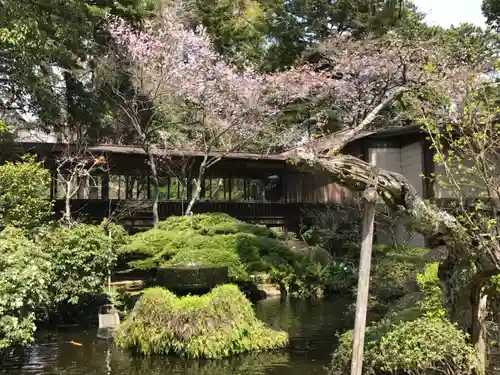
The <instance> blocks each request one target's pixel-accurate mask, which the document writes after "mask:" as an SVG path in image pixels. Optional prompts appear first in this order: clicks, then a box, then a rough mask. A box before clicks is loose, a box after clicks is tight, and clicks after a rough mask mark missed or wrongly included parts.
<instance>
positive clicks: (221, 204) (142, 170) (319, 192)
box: [22, 126, 449, 246]
mask: <svg viewBox="0 0 500 375" xmlns="http://www.w3.org/2000/svg"><path fill="white" fill-rule="evenodd" d="M339 135H341V134H339ZM337 139H339V137H335V136H333V137H328V138H324V139H319V140H317V141H315V142H313V143H312V144H311V147H313V149H315V151H316V152H317V153H325V152H327V151H328V150H329V149H330V148H331V147H332V146H333V145H334V144H335V142H336V141H337ZM22 144H23V148H24V150H25V151H26V152H31V153H35V154H37V155H38V156H39V157H40V159H41V160H44V163H45V166H46V167H47V168H49V169H50V170H51V171H52V172H53V181H52V186H51V189H50V197H51V198H52V199H53V200H55V202H56V211H57V212H61V211H62V210H63V207H64V189H63V187H62V186H60V181H59V180H60V179H59V178H58V176H57V173H56V172H55V171H56V164H55V160H56V159H57V158H58V157H59V156H60V155H61V154H62V153H64V152H65V150H66V149H67V145H64V144H60V143H50V142H47V140H44V142H29V141H26V140H24V141H23V142H22ZM292 151H293V150H290V151H288V152H284V153H281V154H275V155H259V154H249V153H229V154H225V155H223V156H222V157H221V159H220V160H219V161H218V162H217V163H215V164H214V165H213V166H212V167H211V168H210V169H209V170H208V171H207V173H206V176H205V178H204V180H203V183H202V186H203V189H202V194H201V198H200V200H199V201H198V202H197V203H196V204H195V206H194V208H193V212H194V213H204V212H224V213H227V214H229V215H231V216H234V217H237V218H239V219H242V220H246V221H251V222H261V223H265V224H268V225H275V226H284V227H286V228H288V229H289V230H296V229H297V228H298V225H299V223H300V222H301V220H302V218H303V216H304V213H305V212H310V211H311V210H312V209H321V208H322V207H324V205H329V204H349V203H350V202H352V201H353V197H354V196H357V193H354V194H353V193H352V192H350V191H348V190H347V189H346V188H343V187H341V186H339V185H338V184H336V183H334V182H333V181H331V180H330V179H329V177H328V176H327V175H312V174H308V173H303V172H300V171H298V170H296V169H295V168H294V167H293V166H292V165H290V164H288V163H287V157H288V156H289V155H290V153H291V152H292ZM88 152H89V154H91V155H93V156H104V157H105V159H106V168H105V169H104V170H100V171H99V170H97V171H96V172H95V173H94V174H93V176H92V178H91V181H83V182H80V183H79V184H80V188H79V191H78V194H76V195H75V196H74V197H73V199H72V200H71V207H72V213H73V215H74V217H81V218H82V219H84V220H92V221H98V220H102V219H103V218H106V217H109V216H110V215H111V214H113V213H115V212H119V211H120V209H121V210H122V211H123V212H125V214H122V216H121V220H122V221H123V222H124V224H125V225H128V226H132V227H140V226H150V225H151V222H152V213H151V207H150V206H151V195H152V191H153V190H152V186H151V178H150V168H149V165H148V163H147V158H146V155H145V153H144V151H143V150H142V149H141V148H137V147H130V146H118V145H94V146H91V147H88ZM154 152H155V154H156V158H157V159H158V161H159V163H158V169H159V174H160V192H159V194H160V202H159V214H160V218H161V219H165V218H167V217H169V216H171V215H182V214H183V213H184V211H185V209H186V206H187V204H188V203H189V200H190V198H191V192H192V189H193V185H192V179H193V177H194V176H195V175H196V171H197V170H198V166H199V163H200V162H201V160H202V158H203V154H202V153H199V152H193V151H187V150H185V151H182V150H177V151H170V152H168V153H166V152H165V151H164V150H155V151H154ZM342 152H343V153H347V154H351V155H353V156H356V157H360V158H361V159H363V160H365V161H367V162H370V163H372V164H374V165H377V166H379V167H381V168H384V169H388V170H391V171H394V172H398V173H401V174H403V175H404V176H405V177H406V178H408V180H409V181H410V183H411V184H412V185H413V186H414V187H415V188H416V190H417V192H418V193H420V194H421V195H422V196H423V197H424V198H427V199H435V200H436V199H446V198H447V197H448V195H449V194H447V192H446V191H444V190H443V189H442V188H440V187H439V186H434V185H433V184H432V183H431V181H430V180H429V179H426V178H424V177H423V176H430V175H431V174H432V173H434V172H436V171H437V169H438V168H437V167H436V166H435V165H434V163H433V161H432V160H433V154H432V152H431V150H430V145H429V143H428V141H427V140H426V136H425V134H423V133H422V131H421V130H420V128H419V127H417V126H409V127H404V128H393V129H386V130H380V131H376V132H362V133H360V134H358V135H357V136H356V137H355V138H354V139H353V140H352V141H351V142H349V144H347V145H346V146H345V147H344V148H343V150H342ZM217 156H218V155H217V154H215V153H214V154H212V155H211V157H217ZM127 207H128V211H126V210H125V208H127ZM383 237H384V235H383V234H382V233H378V234H377V240H378V241H379V242H384V238H383ZM410 245H413V246H423V245H424V239H423V238H422V237H421V236H418V235H417V236H415V237H414V238H413V239H412V240H411V243H410Z"/></svg>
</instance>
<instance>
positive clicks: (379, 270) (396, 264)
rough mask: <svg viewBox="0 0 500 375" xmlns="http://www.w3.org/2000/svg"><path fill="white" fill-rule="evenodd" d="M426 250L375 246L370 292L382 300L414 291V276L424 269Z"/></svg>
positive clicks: (415, 286)
mask: <svg viewBox="0 0 500 375" xmlns="http://www.w3.org/2000/svg"><path fill="white" fill-rule="evenodd" d="M428 251H429V250H428V249H423V248H408V247H390V246H384V245H378V246H375V247H374V259H373V262H372V264H373V265H372V270H371V278H370V292H371V293H373V294H374V295H375V296H377V298H381V299H382V300H390V299H394V298H399V297H402V296H404V295H405V294H407V293H411V292H415V291H416V290H417V284H416V281H415V278H416V275H417V274H418V273H419V272H421V271H422V270H423V269H424V266H425V255H426V254H427V253H428Z"/></svg>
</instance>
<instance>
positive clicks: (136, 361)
mask: <svg viewBox="0 0 500 375" xmlns="http://www.w3.org/2000/svg"><path fill="white" fill-rule="evenodd" d="M255 310H256V312H257V316H258V317H259V318H260V319H262V320H263V321H265V322H266V323H268V324H269V325H270V326H272V327H274V328H279V329H282V330H285V331H287V332H288V333H289V335H290V345H289V346H288V348H286V349H283V350H280V351H273V352H267V353H259V354H253V355H242V356H240V357H236V358H231V359H227V360H210V361H208V360H204V361H199V360H186V359H180V358H175V357H148V358H144V357H138V356H133V355H131V354H130V353H129V352H126V351H123V350H120V349H117V348H115V347H114V346H113V345H112V343H109V342H106V341H102V340H99V339H97V338H96V333H97V329H58V330H54V331H44V332H39V333H38V335H37V341H36V343H35V344H34V345H33V346H32V347H31V348H29V349H26V350H25V351H24V353H17V354H15V355H13V356H11V357H10V358H8V359H7V360H4V361H3V363H1V364H0V366H1V367H0V373H1V374H11V375H18V374H43V375H49V374H50V375H56V374H57V375H66V374H68V375H69V374H71V375H80V374H81V375H84V374H85V375H111V374H114V375H117V374H125V375H159V374H169V375H181V374H182V375H194V374H202V375H212V374H213V375H238V374H241V375H243V374H249V375H250V374H251V375H261V374H262V375H264V374H265V375H285V374H286V375H299V374H300V375H306V374H326V371H325V369H324V367H325V366H327V365H328V361H329V356H330V353H331V351H332V348H333V347H334V346H335V344H336V340H335V333H336V332H337V331H338V330H340V329H345V327H346V323H347V321H346V313H345V311H346V302H345V301H341V300H325V301H318V302H314V301H301V300H279V299H269V300H264V301H260V302H258V303H257V304H256V306H255ZM70 341H75V342H78V343H81V344H82V346H76V345H74V344H72V343H70Z"/></svg>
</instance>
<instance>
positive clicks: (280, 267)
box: [120, 214, 311, 281]
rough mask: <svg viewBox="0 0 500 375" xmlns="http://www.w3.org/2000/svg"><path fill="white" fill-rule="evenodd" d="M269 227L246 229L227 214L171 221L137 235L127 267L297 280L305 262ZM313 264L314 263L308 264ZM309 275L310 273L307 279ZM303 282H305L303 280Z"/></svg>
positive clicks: (128, 249)
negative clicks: (185, 267) (194, 267)
mask: <svg viewBox="0 0 500 375" xmlns="http://www.w3.org/2000/svg"><path fill="white" fill-rule="evenodd" d="M275 236H276V234H275V233H274V232H272V231H270V230H268V229H267V228H265V227H260V226H256V225H251V224H246V223H243V222H241V221H239V220H236V219H234V218H231V217H230V216H227V215H225V214H206V215H194V216H193V228H191V227H190V218H189V217H171V218H169V219H168V220H167V221H164V222H162V223H160V225H159V228H157V229H151V230H149V231H147V232H143V233H138V234H136V235H134V236H131V237H130V241H129V242H128V243H127V244H126V245H125V246H123V247H122V248H121V250H120V254H121V256H123V257H126V258H128V260H129V265H130V266H132V267H135V268H141V269H153V268H158V267H164V266H170V265H176V264H186V263H198V264H199V265H200V266H222V265H226V266H228V268H229V277H230V279H231V280H232V281H248V280H250V275H251V274H254V273H260V272H267V273H273V274H276V275H277V277H278V273H279V278H280V279H282V275H283V274H284V275H285V276H290V277H289V278H288V279H289V280H291V279H292V276H293V277H295V276H297V277H299V278H300V277H302V278H304V277H305V276H304V275H302V276H301V275H295V276H294V275H293V274H294V273H296V272H299V271H300V270H304V269H305V267H303V266H302V265H301V263H304V257H303V256H301V255H299V254H297V253H295V252H294V251H292V250H291V249H290V248H289V247H288V246H287V245H286V244H285V243H284V242H282V241H280V240H278V239H276V238H275ZM310 263H311V262H310ZM306 275H307V273H306ZM303 276H304V277H303Z"/></svg>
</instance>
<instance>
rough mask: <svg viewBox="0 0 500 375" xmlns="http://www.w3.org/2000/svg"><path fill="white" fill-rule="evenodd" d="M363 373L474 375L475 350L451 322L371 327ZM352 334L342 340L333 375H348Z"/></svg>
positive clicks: (428, 320) (419, 321)
mask: <svg viewBox="0 0 500 375" xmlns="http://www.w3.org/2000/svg"><path fill="white" fill-rule="evenodd" d="M365 334H366V336H365V351H364V353H365V354H364V361H363V373H364V374H366V375H378V374H409V375H413V374H415V375H417V374H419V375H436V374H444V375H471V374H473V371H474V370H475V369H477V362H476V361H477V359H476V358H477V357H476V355H475V352H474V349H473V348H472V347H471V346H470V345H469V344H468V343H467V336H466V335H465V334H464V333H463V332H462V331H460V330H458V329H457V328H456V326H455V325H453V324H452V323H450V322H449V321H446V320H443V319H437V318H425V317H422V318H418V319H415V320H412V321H400V322H398V323H391V322H390V321H382V322H380V323H378V324H377V325H374V326H371V327H368V329H367V330H366V333H365ZM351 355H352V331H348V332H346V333H344V334H343V335H341V336H340V344H339V347H338V348H337V349H336V350H335V351H334V353H333V355H332V361H331V368H330V375H345V374H348V373H349V370H350V366H351V364H350V361H351Z"/></svg>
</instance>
